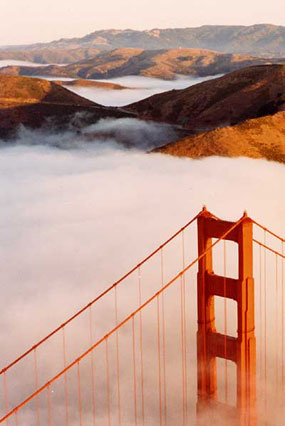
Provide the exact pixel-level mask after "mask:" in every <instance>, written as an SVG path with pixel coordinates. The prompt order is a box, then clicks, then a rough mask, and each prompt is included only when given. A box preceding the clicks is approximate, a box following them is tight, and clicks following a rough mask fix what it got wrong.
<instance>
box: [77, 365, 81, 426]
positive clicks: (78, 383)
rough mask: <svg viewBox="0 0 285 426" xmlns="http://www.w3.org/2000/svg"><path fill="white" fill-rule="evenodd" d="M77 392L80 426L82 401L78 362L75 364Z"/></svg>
mask: <svg viewBox="0 0 285 426" xmlns="http://www.w3.org/2000/svg"><path fill="white" fill-rule="evenodd" d="M77 392H78V410H79V424H80V426H82V400H81V383H80V361H79V362H78V363H77Z"/></svg>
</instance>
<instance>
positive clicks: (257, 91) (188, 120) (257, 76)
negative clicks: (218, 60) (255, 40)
mask: <svg viewBox="0 0 285 426" xmlns="http://www.w3.org/2000/svg"><path fill="white" fill-rule="evenodd" d="M284 105H285V65H264V66H255V67H249V68H244V69H242V70H239V71H235V72H233V73H230V74H227V75H226V76H223V77H221V78H217V79H214V80H209V81H206V82H203V83H201V84H197V85H195V86H191V87H189V88H187V89H183V90H172V91H169V92H166V93H161V94H158V95H155V96H152V97H150V98H148V99H145V100H142V101H140V102H136V103H134V104H132V105H129V106H128V107H126V109H127V110H129V111H132V112H134V113H136V114H138V115H139V116H140V117H142V118H146V119H152V120H157V121H164V122H168V123H175V124H178V125H181V126H183V127H184V128H187V129H189V130H191V131H193V132H201V131H205V130H210V129H213V128H215V127H217V126H226V125H232V124H237V123H239V122H242V121H244V120H246V119H249V118H256V117H261V116H265V115H269V114H274V113H276V112H278V111H279V110H282V109H283V108H284Z"/></svg>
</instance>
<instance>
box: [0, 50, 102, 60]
mask: <svg viewBox="0 0 285 426" xmlns="http://www.w3.org/2000/svg"><path fill="white" fill-rule="evenodd" d="M99 52H100V49H96V48H94V47H87V48H77V49H69V48H66V49H50V48H49V47H46V48H43V49H32V50H30V49H19V50H18V49H17V50H15V49H11V50H10V49H1V48H0V60H5V59H13V60H18V61H27V62H35V63H38V64H71V63H73V62H78V61H82V60H83V59H89V58H91V57H93V56H95V55H97V53H99Z"/></svg>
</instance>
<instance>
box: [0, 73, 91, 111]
mask: <svg viewBox="0 0 285 426" xmlns="http://www.w3.org/2000/svg"><path fill="white" fill-rule="evenodd" d="M39 102H40V103H52V104H65V105H77V106H83V107H85V106H96V105H97V106H98V104H95V103H94V102H91V101H89V100H88V99H85V98H82V97H81V96H78V95H76V94H75V93H72V92H70V91H69V90H67V89H65V88H64V87H61V86H59V85H57V84H55V83H53V82H51V81H48V80H41V79H38V78H26V77H13V76H0V105H1V106H2V108H7V107H9V106H10V104H11V105H13V104H17V105H22V104H26V103H28V104H31V103H39Z"/></svg>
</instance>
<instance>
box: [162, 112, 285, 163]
mask: <svg viewBox="0 0 285 426" xmlns="http://www.w3.org/2000/svg"><path fill="white" fill-rule="evenodd" d="M155 151H156V152H161V153H164V154H169V155H174V156H178V157H191V158H202V157H209V156H221V157H250V158H265V159H267V160H273V161H278V162H280V163H285V112H284V111H282V112H279V113H277V114H275V115H272V116H267V117H262V118H256V119H252V120H247V121H245V122H244V123H241V124H238V125H236V126H232V127H223V128H218V129H215V130H212V131H210V132H206V133H201V134H199V135H197V136H193V137H186V138H185V139H182V140H180V141H177V142H174V143H171V144H168V145H166V146H163V147H161V148H158V149H156V150H155Z"/></svg>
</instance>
